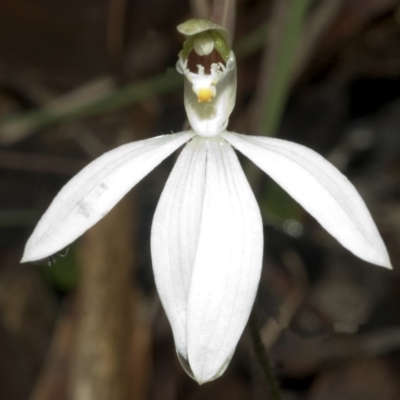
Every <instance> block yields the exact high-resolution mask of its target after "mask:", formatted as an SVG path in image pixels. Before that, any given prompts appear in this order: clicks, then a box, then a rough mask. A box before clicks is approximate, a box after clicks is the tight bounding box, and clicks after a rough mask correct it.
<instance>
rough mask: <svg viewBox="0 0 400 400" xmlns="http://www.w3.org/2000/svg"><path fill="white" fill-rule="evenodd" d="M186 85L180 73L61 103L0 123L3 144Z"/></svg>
mask: <svg viewBox="0 0 400 400" xmlns="http://www.w3.org/2000/svg"><path fill="white" fill-rule="evenodd" d="M182 84H183V81H182V76H180V75H179V74H178V73H171V74H160V75H156V76H154V77H152V78H149V79H146V80H143V81H140V82H135V83H132V84H129V85H126V86H125V87H122V88H117V89H112V90H106V91H105V92H104V93H102V92H101V93H100V94H99V95H98V96H93V98H90V99H87V98H86V99H84V101H79V100H78V99H77V98H76V96H73V97H75V99H76V100H75V101H74V102H68V105H66V104H64V106H62V102H61V104H60V101H59V100H58V101H57V106H55V104H54V103H53V102H52V103H51V104H49V105H48V106H47V107H44V108H41V109H39V110H35V111H31V112H26V113H23V114H20V115H16V116H13V117H8V118H4V119H2V120H0V144H3V145H5V144H13V143H16V142H18V141H19V140H22V139H23V138H25V137H27V136H28V135H30V134H31V133H33V132H34V131H36V130H39V129H43V128H45V127H49V126H51V125H55V124H58V123H60V122H64V121H73V120H77V119H80V118H84V117H89V116H92V115H96V114H101V113H104V112H107V111H113V110H117V109H121V108H123V107H127V106H130V105H132V104H134V103H138V102H141V101H143V100H145V99H148V98H150V97H153V96H157V95H161V94H164V93H169V92H172V91H174V90H176V89H178V88H179V87H181V86H182Z"/></svg>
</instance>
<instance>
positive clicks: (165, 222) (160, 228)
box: [151, 137, 207, 373]
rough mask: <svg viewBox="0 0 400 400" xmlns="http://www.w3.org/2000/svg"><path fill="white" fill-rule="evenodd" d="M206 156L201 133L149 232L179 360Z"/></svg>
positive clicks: (188, 150) (184, 354)
mask: <svg viewBox="0 0 400 400" xmlns="http://www.w3.org/2000/svg"><path fill="white" fill-rule="evenodd" d="M206 157H207V152H206V149H205V144H204V141H203V139H200V138H198V137H196V138H194V139H193V140H192V141H191V142H190V143H188V144H187V146H186V147H185V148H184V149H183V151H182V153H181V154H180V155H179V158H178V160H177V162H176V164H175V166H174V168H173V170H172V172H171V174H170V176H169V178H168V181H167V183H166V185H165V188H164V190H163V193H162V195H161V198H160V201H159V202H158V205H157V209H156V212H155V215H154V220H153V226H152V232H151V255H152V261H153V270H154V276H155V281H156V285H157V289H158V293H159V295H160V298H161V301H162V304H163V306H164V309H165V312H166V314H167V316H168V319H169V321H170V323H171V326H172V331H173V333H174V339H175V345H176V349H177V353H178V355H179V356H180V359H181V361H182V358H183V359H187V339H186V316H187V298H188V293H189V286H190V280H191V275H192V267H193V264H194V258H195V254H196V249H197V241H198V236H199V228H200V221H201V211H202V205H203V196H204V182H205V164H206ZM185 369H187V368H185ZM188 373H190V371H188Z"/></svg>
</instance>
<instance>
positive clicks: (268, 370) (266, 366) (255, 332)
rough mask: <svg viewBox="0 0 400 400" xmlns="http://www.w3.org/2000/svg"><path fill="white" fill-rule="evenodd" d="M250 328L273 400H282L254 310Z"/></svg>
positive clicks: (255, 350) (254, 348)
mask: <svg viewBox="0 0 400 400" xmlns="http://www.w3.org/2000/svg"><path fill="white" fill-rule="evenodd" d="M249 328H250V333H251V338H252V344H253V350H254V354H255V356H256V358H257V361H258V363H259V364H260V367H261V369H262V371H263V374H264V377H265V380H266V381H267V384H268V387H269V391H270V394H271V399H272V400H282V399H283V397H282V394H281V391H280V389H279V383H278V380H277V379H276V377H275V374H274V371H273V369H272V367H271V362H270V360H269V357H268V355H267V352H266V351H265V348H264V345H263V343H262V340H261V336H260V325H259V322H258V317H257V315H256V312H255V310H254V309H253V311H252V313H251V315H250V321H249Z"/></svg>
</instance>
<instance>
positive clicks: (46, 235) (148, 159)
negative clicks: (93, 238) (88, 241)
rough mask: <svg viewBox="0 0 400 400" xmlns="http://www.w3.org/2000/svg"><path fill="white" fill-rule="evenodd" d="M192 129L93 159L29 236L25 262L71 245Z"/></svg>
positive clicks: (189, 135) (71, 182) (59, 194)
mask: <svg viewBox="0 0 400 400" xmlns="http://www.w3.org/2000/svg"><path fill="white" fill-rule="evenodd" d="M193 135H194V133H193V132H191V131H190V132H182V133H179V134H174V135H165V136H160V137H156V138H152V139H147V140H141V141H138V142H134V143H129V144H126V145H123V146H120V147H118V148H116V149H114V150H111V151H109V152H107V153H105V154H103V155H102V156H101V157H99V158H97V159H96V160H95V161H93V162H92V163H90V164H89V165H88V166H86V167H85V168H84V169H83V170H82V171H81V172H79V173H78V174H77V175H76V176H74V177H73V178H72V179H71V180H70V181H69V182H68V183H67V184H66V185H65V186H64V187H63V188H62V189H61V191H60V192H59V193H58V195H57V196H56V197H55V198H54V200H53V202H52V203H51V205H50V207H49V208H48V209H47V211H46V212H45V213H44V215H43V216H42V218H41V220H40V221H39V223H38V225H37V226H36V229H35V230H34V232H33V234H32V235H31V237H30V238H29V240H28V242H27V244H26V247H25V252H24V256H23V258H22V262H26V261H35V260H40V259H43V258H45V257H48V256H50V255H51V254H54V253H55V252H57V251H59V250H61V249H63V248H64V247H65V246H67V245H69V244H70V243H71V242H72V241H74V240H75V239H77V238H78V237H79V236H81V235H82V234H83V233H84V232H85V231H86V230H88V229H89V228H90V227H92V226H93V225H94V224H95V223H96V222H98V221H99V220H100V219H101V218H103V217H104V216H105V215H106V214H107V213H108V212H109V211H110V210H111V209H112V208H113V207H114V206H115V204H116V203H117V202H118V201H119V200H121V198H122V197H123V196H124V195H125V194H126V193H127V192H128V191H129V190H130V189H131V188H132V187H133V186H134V185H136V184H137V183H138V182H139V181H140V180H141V179H142V178H143V177H144V176H145V175H147V174H148V173H149V172H150V171H151V170H153V169H154V168H155V167H156V166H157V165H158V164H159V163H160V162H161V161H163V160H164V159H165V158H166V157H168V156H169V155H170V154H171V153H172V152H173V151H175V150H176V149H177V148H178V147H179V146H181V145H182V144H183V143H185V142H186V141H188V140H189V139H190V138H191V137H192V136H193Z"/></svg>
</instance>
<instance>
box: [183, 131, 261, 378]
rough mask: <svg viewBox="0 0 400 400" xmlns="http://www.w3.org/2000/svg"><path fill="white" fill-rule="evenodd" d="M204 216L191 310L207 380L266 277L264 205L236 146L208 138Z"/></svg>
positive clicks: (225, 357) (218, 370)
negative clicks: (263, 275) (262, 275)
mask: <svg viewBox="0 0 400 400" xmlns="http://www.w3.org/2000/svg"><path fill="white" fill-rule="evenodd" d="M205 144H206V145H207V163H206V170H205V188H204V200H203V207H202V217H201V223H200V231H199V237H198V246H197V253H196V258H195V263H194V266H193V271H192V277H191V285H190V290H189V298H188V311H187V335H188V337H187V345H188V361H189V364H190V367H191V370H192V372H193V375H194V377H195V379H196V380H197V381H198V382H199V383H204V382H207V381H210V380H213V379H216V378H217V377H218V376H220V375H221V374H222V373H223V372H224V370H225V368H226V367H227V365H228V363H229V360H230V358H231V357H232V354H233V352H234V350H235V347H236V345H237V342H238V340H239V338H240V336H241V334H242V332H243V329H244V327H245V325H246V323H247V320H248V318H249V315H250V312H251V308H252V306H253V303H254V299H255V296H256V292H257V287H258V283H259V279H260V273H261V264H262V251H263V232H262V220H261V215H260V210H259V207H258V205H257V203H256V200H255V198H254V195H253V193H252V191H251V189H250V186H249V184H248V182H247V180H246V177H245V175H244V173H243V170H242V168H241V166H240V164H239V161H238V159H237V157H236V155H235V152H234V151H233V149H232V147H231V146H230V145H229V144H228V143H226V142H225V141H224V140H221V139H220V138H215V139H211V140H207V141H205Z"/></svg>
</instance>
